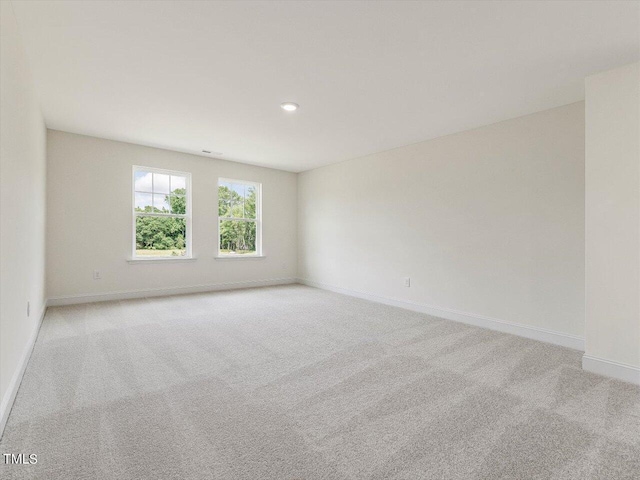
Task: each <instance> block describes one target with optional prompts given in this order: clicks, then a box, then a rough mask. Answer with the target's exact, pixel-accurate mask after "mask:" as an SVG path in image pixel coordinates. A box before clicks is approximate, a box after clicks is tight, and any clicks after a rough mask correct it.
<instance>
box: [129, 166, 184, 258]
mask: <svg viewBox="0 0 640 480" xmlns="http://www.w3.org/2000/svg"><path fill="white" fill-rule="evenodd" d="M136 172H151V173H161V174H165V175H175V176H182V177H185V183H186V187H187V193H186V204H187V205H186V207H187V208H186V210H187V213H186V214H184V215H181V214H173V213H142V214H141V213H140V212H136ZM131 212H132V216H131V242H132V243H131V252H132V253H131V258H129V259H127V261H128V262H129V263H159V262H162V263H164V262H176V263H178V262H181V261H190V260H195V257H193V254H192V251H191V224H192V220H191V218H192V213H193V210H192V206H191V173H189V172H179V171H177V170H165V169H162V168H154V167H144V166H141V165H133V167H132V170H131ZM139 216H142V217H174V218H184V219H186V237H187V238H185V241H186V245H185V247H186V251H187V252H186V255H184V256H182V257H174V256H169V255H168V256H166V257H165V256H157V257H156V256H154V257H148V256H142V255H140V256H139V255H137V254H136V217H139Z"/></svg>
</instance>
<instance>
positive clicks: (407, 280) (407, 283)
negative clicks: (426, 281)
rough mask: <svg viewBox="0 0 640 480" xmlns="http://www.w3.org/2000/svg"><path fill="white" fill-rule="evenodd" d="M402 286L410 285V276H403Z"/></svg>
mask: <svg viewBox="0 0 640 480" xmlns="http://www.w3.org/2000/svg"><path fill="white" fill-rule="evenodd" d="M404 286H405V287H410V286H411V278H410V277H404Z"/></svg>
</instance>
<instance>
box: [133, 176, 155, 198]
mask: <svg viewBox="0 0 640 480" xmlns="http://www.w3.org/2000/svg"><path fill="white" fill-rule="evenodd" d="M134 183H135V191H136V192H149V193H151V191H152V190H151V186H152V173H151V172H136V173H135V176H134Z"/></svg>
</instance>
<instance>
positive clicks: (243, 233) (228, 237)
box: [218, 178, 262, 256]
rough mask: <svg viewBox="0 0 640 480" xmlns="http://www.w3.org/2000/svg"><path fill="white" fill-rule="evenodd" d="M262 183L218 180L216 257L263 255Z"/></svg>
mask: <svg viewBox="0 0 640 480" xmlns="http://www.w3.org/2000/svg"><path fill="white" fill-rule="evenodd" d="M261 187H262V186H261V184H259V183H253V182H244V181H240V180H228V179H225V178H221V179H220V180H219V181H218V255H220V256H236V255H249V256H251V255H254V256H259V255H261V254H262V249H261V247H262V245H261V243H262V242H261V237H262V228H261V205H260V200H261V193H262V192H261V190H262V188H261Z"/></svg>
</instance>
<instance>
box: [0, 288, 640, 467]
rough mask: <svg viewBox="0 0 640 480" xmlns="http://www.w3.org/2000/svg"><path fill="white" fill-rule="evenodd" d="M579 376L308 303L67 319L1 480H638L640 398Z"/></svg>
mask: <svg viewBox="0 0 640 480" xmlns="http://www.w3.org/2000/svg"><path fill="white" fill-rule="evenodd" d="M580 357H581V354H580V352H577V351H573V350H569V349H565V348H560V347H555V346H551V345H547V344H544V343H538V342H535V341H531V340H526V339H522V338H519V337H514V336H510V335H506V334H501V333H496V332H492V331H488V330H483V329H479V328H474V327H470V326H466V325H463V324H460V323H455V322H450V321H447V320H442V319H438V318H433V317H429V316H426V315H422V314H418V313H413V312H409V311H405V310H401V309H397V308H393V307H387V306H382V305H378V304H375V303H370V302H367V301H364V300H359V299H354V298H350V297H345V296H341V295H337V294H333V293H329V292H325V291H321V290H317V289H313V288H309V287H303V286H299V285H292V286H285V287H273V288H261V289H252V290H242V291H232V292H218V293H208V294H199V295H185V296H176V297H167V298H154V299H142V300H128V301H121V302H108V303H97V304H90V305H78V306H70V307H57V308H50V309H49V311H48V313H47V316H46V318H45V320H44V323H43V326H42V329H41V332H40V336H39V338H38V341H37V344H36V347H35V350H34V353H33V356H32V358H31V361H30V363H29V366H28V369H27V372H26V375H25V378H24V381H23V383H22V386H21V388H20V391H19V394H18V397H17V399H16V403H15V406H14V408H13V411H12V413H11V416H10V418H9V422H8V425H7V428H6V431H5V435H4V437H3V439H2V441H1V442H0V447H1V448H0V452H1V453H25V454H31V453H35V454H37V455H38V463H37V464H36V465H31V466H26V465H18V466H6V465H1V466H0V476H1V477H2V478H3V479H10V478H42V479H66V480H72V479H111V478H113V479H116V478H117V479H180V480H186V479H209V478H214V479H255V480H262V479H278V480H282V479H306V480H310V479H350V478H354V479H361V478H362V479H364V478H370V479H383V478H384V479H386V478H399V479H400V478H402V479H441V478H447V479H458V478H460V479H462V478H464V479H467V478H469V479H497V478H513V479H528V478H536V479H542V478H552V479H596V478H597V479H607V480H612V479H620V478H636V479H638V478H640V390H639V389H638V388H636V387H633V386H631V385H628V384H624V383H621V382H616V381H613V380H608V379H605V378H603V377H598V376H595V375H591V374H588V373H585V372H583V371H582V370H581V368H580Z"/></svg>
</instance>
